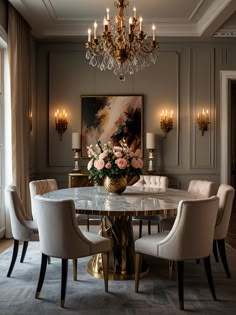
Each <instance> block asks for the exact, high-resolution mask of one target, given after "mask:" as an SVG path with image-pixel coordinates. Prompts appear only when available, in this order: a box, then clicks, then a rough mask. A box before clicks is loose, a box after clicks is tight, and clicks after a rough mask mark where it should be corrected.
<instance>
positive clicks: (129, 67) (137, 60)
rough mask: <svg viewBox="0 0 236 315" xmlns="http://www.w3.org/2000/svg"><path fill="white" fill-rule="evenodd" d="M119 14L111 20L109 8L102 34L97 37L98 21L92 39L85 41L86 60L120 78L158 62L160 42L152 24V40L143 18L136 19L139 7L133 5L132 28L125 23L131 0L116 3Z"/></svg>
mask: <svg viewBox="0 0 236 315" xmlns="http://www.w3.org/2000/svg"><path fill="white" fill-rule="evenodd" d="M114 5H115V7H116V8H117V14H116V16H115V17H114V19H110V14H109V13H110V12H109V9H107V10H106V17H104V20H103V32H102V35H101V36H100V37H99V38H98V37H97V26H98V25H97V22H96V21H95V22H94V29H93V38H92V34H91V33H92V30H91V29H88V41H87V43H86V44H85V46H86V48H87V51H86V59H87V60H89V64H90V65H91V66H93V67H97V68H99V69H100V70H101V71H105V70H110V71H113V73H114V74H115V75H117V76H118V78H119V80H120V81H124V80H125V75H127V74H128V75H133V74H134V73H135V72H138V71H140V70H143V69H144V68H145V67H149V66H150V65H151V64H155V63H156V60H157V57H158V43H157V41H156V27H155V25H152V40H148V37H147V34H146V33H145V32H144V31H143V19H142V17H140V18H139V19H137V18H136V8H133V17H130V18H129V25H128V28H126V26H125V22H126V17H125V15H124V10H125V8H126V7H127V6H128V5H129V1H127V0H118V1H115V2H114Z"/></svg>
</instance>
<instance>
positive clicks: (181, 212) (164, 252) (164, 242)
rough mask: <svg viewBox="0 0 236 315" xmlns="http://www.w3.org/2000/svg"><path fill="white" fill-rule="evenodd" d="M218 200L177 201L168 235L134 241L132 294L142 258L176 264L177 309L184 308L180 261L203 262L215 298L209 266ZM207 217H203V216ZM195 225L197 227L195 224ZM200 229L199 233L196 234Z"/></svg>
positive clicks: (145, 237) (138, 276) (137, 283)
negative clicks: (168, 261)
mask: <svg viewBox="0 0 236 315" xmlns="http://www.w3.org/2000/svg"><path fill="white" fill-rule="evenodd" d="M218 206H219V199H218V197H216V196H213V197H211V198H208V199H201V200H200V199H196V200H190V201H186V200H185V201H183V200H182V201H180V203H179V205H178V209H177V216H176V219H175V223H174V225H173V227H172V229H171V231H170V232H169V233H168V232H161V233H157V234H153V235H147V236H144V237H142V238H139V239H137V240H136V242H135V252H136V255H135V291H136V292H138V288H139V278H140V269H141V262H142V257H143V255H150V256H154V257H158V258H163V259H167V260H171V261H176V262H177V274H178V294H179V307H180V309H184V281H183V278H184V275H183V273H184V261H185V260H192V259H193V260H195V259H202V258H203V259H204V266H205V271H206V276H207V279H208V284H209V287H210V290H211V293H212V296H213V298H214V299H216V294H215V289H214V284H213V279H212V274H211V264H210V253H211V250H212V244H213V237H214V230H215V224H216V217H217V212H218ZM206 214H207V215H206ZM196 222H198V223H199V224H196ZM199 226H201V231H199Z"/></svg>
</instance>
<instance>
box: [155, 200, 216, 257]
mask: <svg viewBox="0 0 236 315" xmlns="http://www.w3.org/2000/svg"><path fill="white" fill-rule="evenodd" d="M218 206H219V198H218V197H216V196H213V197H211V198H208V199H195V200H188V201H187V200H184V201H183V200H182V201H180V203H179V205H178V209H177V216H176V219H175V222H174V225H173V227H172V229H171V230H170V232H169V234H168V235H167V237H166V238H165V239H164V240H162V241H161V242H160V243H159V244H160V246H159V247H158V248H159V253H158V254H159V256H160V257H163V258H166V259H169V260H185V259H200V258H204V257H207V256H209V255H210V253H211V251H212V245H213V237H214V231H215V224H216V217H217V212H218Z"/></svg>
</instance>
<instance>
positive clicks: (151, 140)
mask: <svg viewBox="0 0 236 315" xmlns="http://www.w3.org/2000/svg"><path fill="white" fill-rule="evenodd" d="M146 147H147V149H155V148H156V145H155V134H154V133H152V132H147V133H146Z"/></svg>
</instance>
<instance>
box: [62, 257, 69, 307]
mask: <svg viewBox="0 0 236 315" xmlns="http://www.w3.org/2000/svg"><path fill="white" fill-rule="evenodd" d="M61 267H62V268H61V303H60V306H61V307H63V308H64V306H65V297H66V284H67V275H68V259H64V258H62V261H61Z"/></svg>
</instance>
